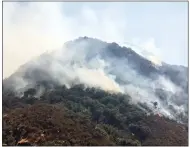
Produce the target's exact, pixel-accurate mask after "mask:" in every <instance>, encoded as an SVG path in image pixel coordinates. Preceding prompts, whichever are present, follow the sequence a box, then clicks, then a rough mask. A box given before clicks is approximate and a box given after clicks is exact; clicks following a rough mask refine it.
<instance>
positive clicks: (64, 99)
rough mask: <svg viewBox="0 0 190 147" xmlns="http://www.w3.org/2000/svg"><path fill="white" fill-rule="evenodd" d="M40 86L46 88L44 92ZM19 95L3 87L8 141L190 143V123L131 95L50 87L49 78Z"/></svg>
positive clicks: (68, 143) (98, 90)
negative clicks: (161, 113)
mask: <svg viewBox="0 0 190 147" xmlns="http://www.w3.org/2000/svg"><path fill="white" fill-rule="evenodd" d="M39 86H44V87H46V88H45V89H43V90H44V91H43V93H42V94H41V95H40V96H38V95H37V94H38V89H39ZM17 95H18V93H14V92H12V91H9V90H8V91H7V90H4V91H3V117H4V118H3V143H4V144H6V145H19V144H24V143H25V144H24V145H27V144H29V145H187V144H188V140H187V139H188V137H187V126H185V125H182V124H178V123H176V122H175V121H172V120H169V119H167V118H164V117H160V116H158V115H154V114H153V113H152V111H151V110H150V109H149V108H148V107H147V106H146V105H145V104H140V103H139V104H136V105H134V104H132V103H131V97H130V96H129V95H122V94H119V93H117V94H114V93H113V94H111V93H108V92H105V91H103V90H100V89H95V88H87V87H85V86H84V85H75V86H73V87H71V88H70V89H68V88H66V87H65V86H56V87H54V88H53V89H50V88H49V87H48V86H47V85H44V83H43V84H42V83H41V85H38V86H37V87H35V88H30V89H28V90H26V91H25V92H24V93H23V94H22V96H21V97H20V93H19V96H17ZM155 105H156V103H154V104H153V108H154V107H155ZM155 109H156V108H155ZM147 114H149V115H147ZM26 141H27V142H26ZM23 142H24V143H23Z"/></svg>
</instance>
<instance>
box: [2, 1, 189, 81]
mask: <svg viewBox="0 0 190 147" xmlns="http://www.w3.org/2000/svg"><path fill="white" fill-rule="evenodd" d="M79 36H89V37H93V38H98V39H101V40H103V41H108V42H117V43H118V44H120V45H125V46H130V45H133V47H134V50H135V51H137V52H138V53H139V54H142V55H143V53H144V52H148V53H150V54H151V59H153V58H154V59H156V60H159V61H164V62H166V63H169V64H176V65H185V66H187V65H188V3H187V2H109V3H108V2H107V3H106V2H20V3H18V2H4V3H3V78H5V77H8V76H10V75H11V74H12V73H14V72H15V70H17V69H18V68H19V66H21V65H22V64H24V63H26V62H27V61H29V60H31V59H32V58H34V57H36V56H39V55H40V54H42V53H44V52H47V51H52V50H55V49H59V48H61V47H62V46H63V44H64V42H66V41H69V40H73V39H76V38H78V37H79ZM134 45H135V46H136V47H135V46H134ZM137 46H138V48H137Z"/></svg>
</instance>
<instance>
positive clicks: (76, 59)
mask: <svg viewBox="0 0 190 147" xmlns="http://www.w3.org/2000/svg"><path fill="white" fill-rule="evenodd" d="M62 4H63V3H62ZM61 10H62V8H61V5H60V3H44V2H43V3H39V2H38V3H35V2H33V3H27V6H25V7H24V6H21V5H20V3H5V4H4V8H3V15H4V16H3V19H4V20H3V25H4V27H3V32H4V33H3V34H4V35H3V41H4V42H3V44H4V47H3V48H4V52H3V53H4V55H3V56H4V61H3V63H4V65H3V66H4V69H3V71H4V76H5V77H8V76H9V75H11V74H12V73H13V72H15V71H16V69H17V68H18V67H19V66H20V65H22V64H23V63H26V62H27V61H29V60H31V59H33V58H34V57H37V56H39V55H40V54H42V53H44V52H46V51H49V52H50V53H49V55H48V58H47V61H46V60H44V58H43V57H42V58H40V59H38V60H33V62H30V64H28V66H29V67H33V68H39V69H41V70H44V71H45V72H46V73H49V75H50V78H52V79H53V80H55V81H58V82H59V84H65V85H66V86H67V87H68V88H69V87H70V86H71V85H72V83H73V81H74V82H75V84H79V83H84V84H86V85H88V86H90V87H98V88H102V89H104V90H106V91H112V92H122V93H127V94H129V95H131V97H132V100H133V102H134V103H137V102H142V103H143V102H146V103H148V104H149V105H150V103H151V102H153V101H157V102H158V106H159V108H160V113H162V114H164V115H167V116H170V117H172V118H173V117H174V116H173V114H172V113H171V112H170V110H169V109H168V108H167V106H165V105H164V104H162V101H161V100H160V99H159V98H158V96H157V95H156V94H155V91H154V90H155V89H157V88H160V89H165V90H167V91H169V92H172V93H173V94H175V93H177V92H180V91H181V89H180V88H179V87H178V86H177V85H175V84H174V83H172V82H171V81H170V80H169V79H167V78H166V77H163V76H161V77H158V78H157V79H156V80H152V79H150V78H147V77H144V76H142V75H140V74H138V73H137V72H136V71H135V70H134V69H133V68H131V67H130V66H127V65H123V61H122V60H119V61H118V60H117V59H114V58H111V57H110V58H109V59H107V60H105V59H103V58H101V57H100V56H99V53H100V52H101V51H102V50H103V48H104V47H106V43H98V41H94V42H88V40H86V41H85V39H83V41H79V42H77V43H76V42H70V43H69V44H72V43H73V45H72V46H67V44H66V45H65V46H63V43H64V42H66V41H68V40H72V39H73V38H77V37H79V36H90V37H95V38H99V39H101V40H105V41H108V42H113V41H114V42H124V41H125V39H124V38H123V37H122V36H123V35H122V34H123V33H124V32H125V31H124V30H125V28H126V22H123V20H122V19H120V17H118V16H120V15H124V14H123V13H122V11H119V9H118V10H114V11H113V7H111V6H110V7H108V8H107V9H106V10H101V11H99V12H95V11H93V10H92V9H90V8H84V9H83V10H82V11H81V13H80V14H79V15H78V17H77V18H75V19H72V18H70V17H67V16H66V15H65V14H63V13H62V11H61ZM113 16H115V17H114V20H113V19H112V18H113ZM79 21H80V22H81V24H80V27H79V26H78V22H79ZM92 28H96V29H95V30H94V29H92ZM153 43H154V41H153ZM62 46H63V47H62ZM142 46H144V47H145V48H148V50H150V48H155V46H153V45H152V44H148V43H145V44H142ZM54 49H59V50H56V51H53V50H54ZM87 55H88V56H87ZM13 57H14V58H13ZM86 58H89V60H88V61H86ZM149 59H150V60H151V61H152V62H153V63H155V64H157V65H160V66H161V65H162V64H161V62H160V61H159V60H158V59H156V58H155V56H152V55H149ZM10 60H12V62H11V64H10ZM46 62H47V63H46ZM111 63H114V65H115V67H112V65H111ZM125 63H126V62H125ZM22 69H23V70H22ZM22 69H20V74H19V75H17V76H15V80H16V83H17V86H16V88H17V90H18V89H20V88H23V87H25V86H26V85H27V84H33V81H25V80H24V79H22V78H21V76H22V74H23V73H24V72H26V71H27V69H26V70H24V67H23V68H22ZM112 70H116V71H115V74H110V71H112ZM116 76H117V77H120V78H121V79H122V80H123V81H124V82H126V83H127V84H126V83H125V84H119V82H117V80H116ZM42 91H43V89H41V90H40V91H39V93H38V95H40V94H41V93H42ZM168 102H169V103H170V104H172V105H173V106H174V109H175V110H177V111H182V112H184V110H183V107H182V106H177V105H175V104H174V103H173V102H172V99H171V98H170V97H169V96H168Z"/></svg>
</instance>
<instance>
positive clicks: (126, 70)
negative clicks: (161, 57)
mask: <svg viewBox="0 0 190 147" xmlns="http://www.w3.org/2000/svg"><path fill="white" fill-rule="evenodd" d="M187 71H188V70H187V68H186V67H183V66H175V65H168V64H166V63H163V62H162V66H157V65H155V64H153V63H152V62H151V61H149V60H147V59H145V58H144V57H142V56H140V55H138V54H137V53H135V52H134V51H133V50H132V49H130V48H127V47H120V46H119V45H118V44H117V43H107V42H103V41H101V40H98V39H93V38H88V37H80V38H78V39H76V40H74V41H69V42H67V43H65V44H64V46H63V48H62V49H60V50H56V51H54V52H52V53H46V54H43V55H41V56H39V57H37V58H36V59H34V60H32V61H30V62H28V63H26V64H25V65H23V66H22V67H20V68H19V69H18V71H17V72H15V73H14V74H13V75H11V76H10V77H9V78H8V79H5V80H4V81H3V87H4V90H6V89H13V90H16V91H19V92H23V91H25V90H26V89H28V88H31V87H33V86H34V85H35V84H36V83H38V82H45V83H46V86H47V85H48V86H49V88H53V87H54V86H55V85H66V86H67V87H71V86H72V85H73V84H74V85H75V84H85V85H86V86H88V87H96V88H101V89H103V90H106V91H111V92H121V93H127V94H129V95H130V96H131V97H132V98H133V102H134V103H136V102H142V103H143V102H145V103H147V105H148V106H149V107H151V106H152V103H153V102H157V104H158V106H157V107H158V108H159V113H161V114H163V115H165V116H167V117H170V118H172V119H176V120H178V121H181V122H186V123H187V116H188V115H187V112H188V103H187V102H188V76H187V74H188V73H187ZM42 89H43V88H42ZM42 89H41V88H40V90H42ZM39 93H40V92H39ZM163 95H164V97H163ZM184 118H185V119H184Z"/></svg>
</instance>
